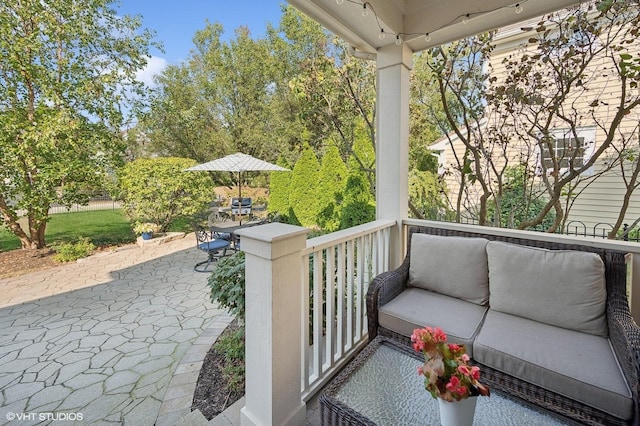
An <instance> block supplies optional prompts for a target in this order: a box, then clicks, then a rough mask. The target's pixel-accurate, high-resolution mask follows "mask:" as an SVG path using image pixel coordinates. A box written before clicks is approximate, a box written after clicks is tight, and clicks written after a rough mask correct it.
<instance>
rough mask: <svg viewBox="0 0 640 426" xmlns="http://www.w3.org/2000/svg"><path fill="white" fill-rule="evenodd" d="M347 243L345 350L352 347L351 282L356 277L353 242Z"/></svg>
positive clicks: (352, 282)
mask: <svg viewBox="0 0 640 426" xmlns="http://www.w3.org/2000/svg"><path fill="white" fill-rule="evenodd" d="M347 244H348V252H347V344H346V347H345V349H344V350H345V351H348V350H350V349H351V348H352V347H353V287H354V286H353V284H354V282H355V279H356V271H355V269H354V263H353V262H354V261H355V242H354V240H350V241H349V242H348V243H347Z"/></svg>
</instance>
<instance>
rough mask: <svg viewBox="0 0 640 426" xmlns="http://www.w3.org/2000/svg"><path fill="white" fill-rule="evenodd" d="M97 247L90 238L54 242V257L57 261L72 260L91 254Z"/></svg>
mask: <svg viewBox="0 0 640 426" xmlns="http://www.w3.org/2000/svg"><path fill="white" fill-rule="evenodd" d="M95 248H96V246H95V245H93V243H92V242H91V240H90V239H89V238H87V237H80V238H78V240H77V241H76V242H68V243H59V244H54V245H53V250H54V251H55V252H56V255H55V256H54V259H55V261H56V262H72V261H74V260H78V259H81V258H83V257H87V256H89V255H90V254H91V253H92V252H93V250H95Z"/></svg>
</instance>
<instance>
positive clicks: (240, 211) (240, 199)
mask: <svg viewBox="0 0 640 426" xmlns="http://www.w3.org/2000/svg"><path fill="white" fill-rule="evenodd" d="M238 207H239V210H238V212H239V213H240V225H242V172H238Z"/></svg>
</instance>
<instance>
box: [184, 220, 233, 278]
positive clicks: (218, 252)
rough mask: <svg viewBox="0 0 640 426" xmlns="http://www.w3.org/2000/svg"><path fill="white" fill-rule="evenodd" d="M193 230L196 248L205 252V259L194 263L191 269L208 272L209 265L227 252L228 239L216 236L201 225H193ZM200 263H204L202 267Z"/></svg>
mask: <svg viewBox="0 0 640 426" xmlns="http://www.w3.org/2000/svg"><path fill="white" fill-rule="evenodd" d="M194 232H195V234H196V242H197V245H196V247H197V248H198V250H202V251H204V252H205V253H207V260H204V261H202V262H198V263H196V265H195V266H194V267H193V270H194V271H196V272H210V271H209V270H208V268H209V265H211V263H212V262H215V261H217V260H218V259H219V258H221V257H223V256H224V255H226V254H227V249H228V248H229V241H227V240H224V239H222V238H216V237H215V235H214V233H212V232H211V231H209V229H208V228H206V227H204V226H201V225H194ZM202 265H204V267H202Z"/></svg>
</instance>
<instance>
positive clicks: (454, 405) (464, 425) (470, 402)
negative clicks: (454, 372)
mask: <svg viewBox="0 0 640 426" xmlns="http://www.w3.org/2000/svg"><path fill="white" fill-rule="evenodd" d="M477 401H478V397H477V396H471V397H469V398H465V399H462V400H460V401H453V402H449V401H445V400H444V399H440V398H438V405H439V406H440V424H441V425H442V426H471V425H472V424H473V416H474V414H475V412H476V402H477Z"/></svg>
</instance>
